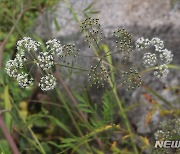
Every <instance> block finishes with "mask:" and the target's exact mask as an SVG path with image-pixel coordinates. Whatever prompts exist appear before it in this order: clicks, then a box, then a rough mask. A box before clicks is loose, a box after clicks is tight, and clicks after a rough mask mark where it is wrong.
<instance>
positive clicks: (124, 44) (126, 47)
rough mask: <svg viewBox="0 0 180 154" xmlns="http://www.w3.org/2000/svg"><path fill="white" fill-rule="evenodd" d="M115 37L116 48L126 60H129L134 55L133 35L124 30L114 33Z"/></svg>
mask: <svg viewBox="0 0 180 154" xmlns="http://www.w3.org/2000/svg"><path fill="white" fill-rule="evenodd" d="M113 35H114V37H115V43H116V45H115V47H116V48H117V51H118V52H119V53H122V54H123V56H124V59H125V60H128V59H129V57H130V54H131V53H132V51H133V50H132V38H131V37H132V35H131V34H129V33H128V32H127V30H125V29H124V28H122V29H118V30H116V31H114V33H113Z"/></svg>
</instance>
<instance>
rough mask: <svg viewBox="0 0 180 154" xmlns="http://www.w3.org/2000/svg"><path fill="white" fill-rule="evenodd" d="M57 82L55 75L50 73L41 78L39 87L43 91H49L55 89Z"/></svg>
mask: <svg viewBox="0 0 180 154" xmlns="http://www.w3.org/2000/svg"><path fill="white" fill-rule="evenodd" d="M56 84H57V83H56V78H55V77H54V76H53V75H51V74H48V75H46V76H43V77H42V78H41V79H40V82H39V87H40V88H41V89H42V90H43V91H48V90H52V89H54V88H55V86H56Z"/></svg>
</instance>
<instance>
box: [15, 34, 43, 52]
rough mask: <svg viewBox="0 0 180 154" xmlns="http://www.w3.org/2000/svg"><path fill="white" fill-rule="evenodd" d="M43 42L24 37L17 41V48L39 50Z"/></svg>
mask: <svg viewBox="0 0 180 154" xmlns="http://www.w3.org/2000/svg"><path fill="white" fill-rule="evenodd" d="M40 45H41V44H40V43H39V42H36V41H34V40H32V39H31V38H30V37H23V39H21V40H19V41H18V42H17V50H23V51H25V50H27V51H37V50H38V47H39V46H40Z"/></svg>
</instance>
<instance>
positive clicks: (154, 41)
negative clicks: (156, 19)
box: [151, 37, 164, 51]
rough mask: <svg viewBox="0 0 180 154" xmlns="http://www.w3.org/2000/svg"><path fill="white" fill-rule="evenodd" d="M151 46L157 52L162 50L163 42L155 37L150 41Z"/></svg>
mask: <svg viewBox="0 0 180 154" xmlns="http://www.w3.org/2000/svg"><path fill="white" fill-rule="evenodd" d="M151 45H153V46H154V47H155V50H156V51H159V50H161V49H163V48H164V42H163V41H162V40H161V39H160V38H157V37H155V38H152V39H151Z"/></svg>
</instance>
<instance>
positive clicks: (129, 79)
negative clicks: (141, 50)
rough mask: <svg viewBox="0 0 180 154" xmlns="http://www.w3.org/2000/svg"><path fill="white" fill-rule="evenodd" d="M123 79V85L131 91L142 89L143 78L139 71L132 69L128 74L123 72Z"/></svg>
mask: <svg viewBox="0 0 180 154" xmlns="http://www.w3.org/2000/svg"><path fill="white" fill-rule="evenodd" d="M122 79H123V81H122V82H121V84H122V85H125V86H126V87H127V90H129V91H131V90H134V89H136V88H138V87H140V85H141V83H142V79H141V76H140V75H139V73H138V71H137V70H136V69H133V68H130V69H129V71H127V72H123V74H122Z"/></svg>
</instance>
